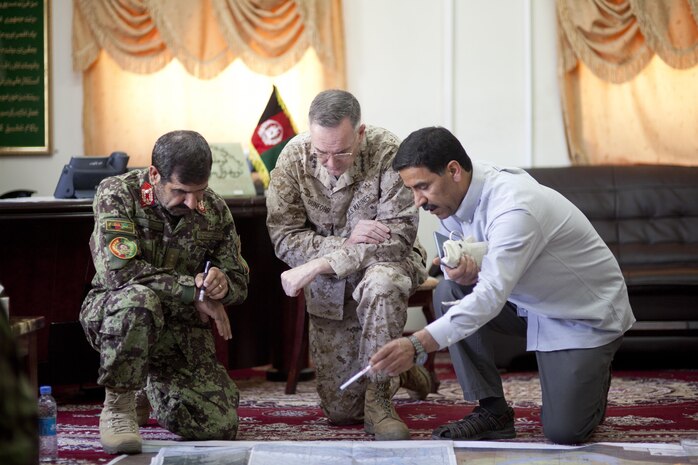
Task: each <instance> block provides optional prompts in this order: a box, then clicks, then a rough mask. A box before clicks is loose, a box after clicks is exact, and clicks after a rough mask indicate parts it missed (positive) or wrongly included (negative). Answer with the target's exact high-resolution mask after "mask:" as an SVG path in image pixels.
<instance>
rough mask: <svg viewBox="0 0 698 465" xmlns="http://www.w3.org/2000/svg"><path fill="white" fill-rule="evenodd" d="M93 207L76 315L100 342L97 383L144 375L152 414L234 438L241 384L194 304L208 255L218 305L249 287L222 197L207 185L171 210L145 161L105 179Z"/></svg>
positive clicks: (174, 427)
mask: <svg viewBox="0 0 698 465" xmlns="http://www.w3.org/2000/svg"><path fill="white" fill-rule="evenodd" d="M93 208H94V216H95V227H94V231H93V233H92V237H91V239H90V249H91V251H92V256H93V260H94V264H95V270H96V274H95V277H94V280H93V282H92V285H93V289H92V290H91V291H90V293H89V294H88V296H87V298H86V299H85V302H84V303H83V307H82V311H81V314H80V320H81V322H82V325H83V327H84V329H85V333H86V334H87V337H88V340H89V342H90V344H91V345H92V346H93V347H94V348H95V349H97V350H98V351H100V358H101V360H100V369H99V378H98V382H99V383H100V384H102V385H105V386H110V387H112V388H118V389H126V390H137V389H140V388H142V387H144V386H146V383H147V392H148V397H149V399H150V402H151V404H152V406H153V410H154V412H155V415H156V417H157V419H158V422H159V423H160V424H161V425H163V426H164V427H166V428H167V429H168V430H170V431H172V432H174V433H176V434H179V435H180V436H182V437H184V438H188V439H210V438H216V439H232V438H234V437H235V435H236V433H237V428H238V417H237V405H238V398H239V393H238V390H237V387H236V385H235V384H234V383H233V381H232V380H231V379H230V378H229V376H228V374H227V372H226V371H225V369H224V368H223V367H222V366H221V365H220V364H218V363H217V362H216V359H215V349H214V341H213V335H212V332H211V327H210V323H208V322H202V320H201V319H200V317H199V313H198V312H197V310H196V309H195V307H194V304H193V302H194V296H195V290H196V286H195V281H194V276H195V275H196V274H197V273H201V271H202V270H203V267H204V262H205V260H206V259H210V260H211V261H212V263H213V266H215V267H217V268H219V269H220V270H222V271H223V272H224V273H225V277H226V278H225V279H226V281H227V289H228V293H227V295H225V297H223V298H222V299H221V300H220V302H221V303H222V304H223V305H225V306H228V305H232V304H237V303H240V302H242V301H243V300H244V299H245V298H246V296H247V284H248V280H249V270H248V267H247V263H246V262H245V260H244V259H243V258H242V256H241V255H240V239H239V237H238V235H237V232H236V230H235V224H234V222H233V218H232V216H231V214H230V211H229V210H228V207H227V206H226V204H225V202H224V201H223V200H222V199H221V198H220V197H219V196H218V195H217V194H215V193H214V192H213V191H211V190H210V189H206V190H205V191H204V193H203V199H202V200H201V201H200V202H199V203H198V206H197V208H196V210H195V211H192V212H191V213H190V214H187V215H182V216H173V215H171V214H170V213H168V212H167V210H166V209H165V208H164V207H163V206H162V205H161V204H160V203H159V202H158V201H157V199H156V198H155V197H154V195H153V190H152V186H151V185H150V183H149V179H148V170H147V169H142V170H135V171H132V172H129V173H127V174H124V175H121V176H117V177H112V178H108V179H107V180H105V181H103V182H102V183H101V184H100V186H99V188H98V190H97V195H96V197H95V201H94V205H93Z"/></svg>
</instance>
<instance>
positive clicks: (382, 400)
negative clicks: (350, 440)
mask: <svg viewBox="0 0 698 465" xmlns="http://www.w3.org/2000/svg"><path fill="white" fill-rule="evenodd" d="M398 388H399V382H398V378H393V379H392V382H391V381H385V382H383V383H368V387H367V388H366V401H365V403H364V430H365V431H366V432H367V433H369V434H374V435H375V439H376V441H398V440H402V439H410V430H408V429H407V425H405V423H404V422H403V421H402V420H401V419H400V417H399V416H398V414H397V412H396V411H395V407H394V406H393V400H392V399H393V394H395V391H397V389H398Z"/></svg>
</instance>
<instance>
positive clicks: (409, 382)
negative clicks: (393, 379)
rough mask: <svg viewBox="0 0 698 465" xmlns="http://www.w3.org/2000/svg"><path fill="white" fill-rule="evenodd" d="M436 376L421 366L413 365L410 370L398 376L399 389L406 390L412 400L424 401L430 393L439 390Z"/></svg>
mask: <svg viewBox="0 0 698 465" xmlns="http://www.w3.org/2000/svg"><path fill="white" fill-rule="evenodd" d="M439 384H440V383H439V382H438V380H437V379H436V374H432V373H429V371H428V370H427V369H426V368H424V367H423V366H421V365H413V366H412V368H410V369H409V370H407V371H405V372H404V373H401V374H400V387H403V388H405V389H406V390H407V394H408V395H409V396H410V399H412V400H424V399H426V398H427V396H428V395H429V393H430V392H433V393H436V391H437V390H438V388H439Z"/></svg>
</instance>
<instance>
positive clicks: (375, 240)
mask: <svg viewBox="0 0 698 465" xmlns="http://www.w3.org/2000/svg"><path fill="white" fill-rule="evenodd" d="M387 239H390V228H389V227H387V226H386V225H384V224H383V223H381V222H380V221H376V220H361V221H359V222H358V223H357V224H356V226H354V229H353V230H352V231H351V235H350V236H349V239H347V240H346V241H345V242H344V245H352V244H380V243H381V242H383V241H385V240H387Z"/></svg>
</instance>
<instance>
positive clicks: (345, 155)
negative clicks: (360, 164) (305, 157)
mask: <svg viewBox="0 0 698 465" xmlns="http://www.w3.org/2000/svg"><path fill="white" fill-rule="evenodd" d="M357 138H359V139H360V138H361V134H360V133H359V132H358V131H357V132H356V133H355V134H354V140H353V142H352V143H351V146H352V147H354V144H356V140H357ZM352 155H354V151H351V152H342V153H320V152H318V151H317V149H315V148H314V147H312V148H311V152H310V156H311V157H315V159H317V160H318V161H319V162H320V163H323V164H324V163H326V162H327V161H328V160H329V159H330V157H332V159H334V160H335V161H345V160H348V159H349V158H351V156H352Z"/></svg>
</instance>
